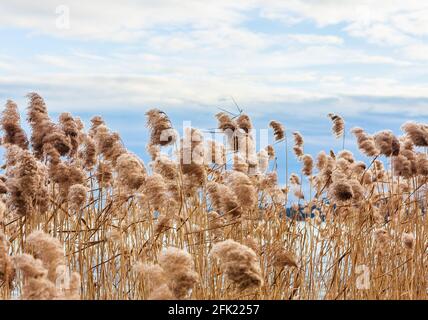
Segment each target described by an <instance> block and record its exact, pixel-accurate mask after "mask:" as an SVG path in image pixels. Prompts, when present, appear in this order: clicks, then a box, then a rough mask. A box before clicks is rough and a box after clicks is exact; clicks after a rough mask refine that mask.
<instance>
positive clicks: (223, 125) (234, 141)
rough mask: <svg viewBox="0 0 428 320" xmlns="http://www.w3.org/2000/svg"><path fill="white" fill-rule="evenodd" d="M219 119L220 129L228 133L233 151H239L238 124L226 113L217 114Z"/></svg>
mask: <svg viewBox="0 0 428 320" xmlns="http://www.w3.org/2000/svg"><path fill="white" fill-rule="evenodd" d="M215 117H216V118H217V121H218V125H217V126H218V129H219V130H220V131H221V132H223V133H224V134H225V135H226V139H227V144H228V147H229V148H230V149H231V150H233V151H238V138H237V136H236V132H237V131H238V130H237V129H238V124H237V123H236V121H235V120H233V119H231V118H230V117H229V116H228V115H227V114H226V113H224V112H220V113H217V114H216V115H215Z"/></svg>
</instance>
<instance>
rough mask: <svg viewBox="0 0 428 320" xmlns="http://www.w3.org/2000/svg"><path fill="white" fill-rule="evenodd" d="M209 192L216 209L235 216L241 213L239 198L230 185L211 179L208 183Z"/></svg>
mask: <svg viewBox="0 0 428 320" xmlns="http://www.w3.org/2000/svg"><path fill="white" fill-rule="evenodd" d="M207 192H208V195H209V198H210V200H211V204H212V206H213V208H214V209H215V210H216V211H219V212H222V213H223V214H224V215H226V214H228V215H231V216H232V217H233V218H234V217H238V216H240V215H241V210H240V206H239V203H238V199H237V198H236V195H235V193H234V192H233V191H232V190H231V189H230V188H229V187H228V186H225V185H224V184H221V183H217V182H213V181H211V182H208V183H207Z"/></svg>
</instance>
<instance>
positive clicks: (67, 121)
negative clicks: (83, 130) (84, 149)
mask: <svg viewBox="0 0 428 320" xmlns="http://www.w3.org/2000/svg"><path fill="white" fill-rule="evenodd" d="M59 123H60V126H61V129H62V131H63V132H64V133H65V135H66V136H67V137H68V138H69V141H70V145H71V150H70V156H73V155H75V154H76V153H77V148H78V147H79V144H80V142H81V141H80V139H81V136H80V130H79V125H80V123H79V121H78V120H77V119H74V118H73V117H72V116H71V114H70V113H69V112H63V113H61V114H60V115H59Z"/></svg>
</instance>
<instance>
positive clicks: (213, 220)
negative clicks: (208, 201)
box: [208, 211, 226, 242]
mask: <svg viewBox="0 0 428 320" xmlns="http://www.w3.org/2000/svg"><path fill="white" fill-rule="evenodd" d="M225 223H226V220H225V219H224V218H223V217H222V216H220V215H219V214H218V213H217V212H215V211H210V212H208V228H209V230H210V234H211V235H212V241H213V242H218V241H221V240H222V239H223V237H224V229H223V226H224V225H225Z"/></svg>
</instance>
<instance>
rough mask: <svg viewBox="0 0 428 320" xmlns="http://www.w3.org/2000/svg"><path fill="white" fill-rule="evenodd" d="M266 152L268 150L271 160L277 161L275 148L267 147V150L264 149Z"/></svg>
mask: <svg viewBox="0 0 428 320" xmlns="http://www.w3.org/2000/svg"><path fill="white" fill-rule="evenodd" d="M264 150H266V152H267V154H268V156H269V160H273V159H275V149H274V148H273V146H271V145H268V146H266V148H264Z"/></svg>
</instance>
